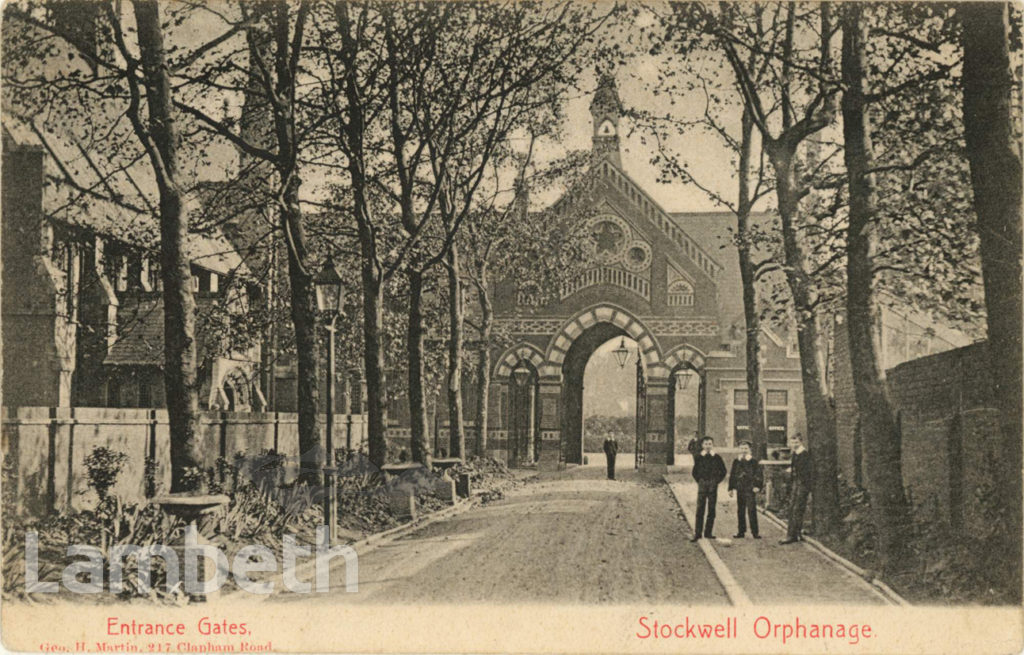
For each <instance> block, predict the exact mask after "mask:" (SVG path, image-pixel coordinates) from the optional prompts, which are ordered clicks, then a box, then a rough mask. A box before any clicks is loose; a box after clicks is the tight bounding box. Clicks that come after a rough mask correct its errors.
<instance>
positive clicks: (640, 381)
mask: <svg viewBox="0 0 1024 655" xmlns="http://www.w3.org/2000/svg"><path fill="white" fill-rule="evenodd" d="M646 460H647V378H646V376H645V375H644V362H643V357H642V356H641V354H640V349H639V348H638V349H637V353H636V463H635V464H634V467H635V468H640V467H641V466H643V465H644V462H645V461H646Z"/></svg>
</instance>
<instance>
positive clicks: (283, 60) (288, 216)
mask: <svg viewBox="0 0 1024 655" xmlns="http://www.w3.org/2000/svg"><path fill="white" fill-rule="evenodd" d="M272 8H273V10H272V13H271V14H270V16H271V18H272V20H273V23H272V25H273V28H272V29H273V39H274V44H275V47H274V71H275V73H276V77H277V79H276V85H277V89H278V91H277V92H278V93H279V94H280V103H275V106H274V133H275V137H276V141H277V158H276V160H275V165H276V168H277V174H278V177H279V178H280V183H281V184H282V185H284V188H283V189H282V193H281V196H282V206H281V208H280V211H281V229H282V231H283V232H284V235H285V240H286V243H287V244H288V282H289V285H290V287H291V296H292V297H291V316H292V327H293V328H294V332H295V350H296V352H297V355H298V367H297V372H296V373H297V376H298V380H297V386H298V389H297V392H298V393H297V397H298V410H299V453H300V458H301V466H302V468H301V478H302V479H303V480H305V481H306V482H309V483H310V484H318V483H319V482H320V469H321V468H322V466H323V463H324V453H323V451H322V448H321V445H320V431H319V428H318V425H317V424H318V418H319V417H318V413H317V405H318V403H319V400H320V398H319V394H318V387H319V380H320V377H319V373H320V352H319V344H318V340H317V334H316V311H317V305H316V295H315V293H316V290H315V285H314V284H313V275H312V273H311V272H310V258H309V245H308V242H307V239H306V233H305V229H304V228H303V225H302V208H301V206H300V205H299V188H300V187H301V186H302V179H301V178H300V177H299V171H298V170H297V161H298V150H299V147H298V137H297V135H296V130H295V106H294V89H295V83H296V80H295V75H296V71H295V70H294V69H293V61H292V56H291V55H292V48H293V47H298V46H299V44H298V43H292V38H291V29H290V28H291V18H292V17H291V15H290V14H291V11H290V8H289V5H288V3H286V2H284V0H278V1H276V2H274V3H273V5H272ZM304 15H305V14H304V12H303V10H301V9H300V14H299V15H298V17H297V20H300V21H301V20H303V17H304ZM295 29H296V31H297V32H298V33H301V29H302V28H301V27H300V26H296V28H295ZM281 89H284V90H285V91H284V92H283V93H282V92H281V91H280V90H281Z"/></svg>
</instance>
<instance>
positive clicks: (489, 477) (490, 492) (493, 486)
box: [449, 457, 522, 504]
mask: <svg viewBox="0 0 1024 655" xmlns="http://www.w3.org/2000/svg"><path fill="white" fill-rule="evenodd" d="M449 471H450V475H451V476H452V477H454V478H456V479H457V477H458V475H460V474H462V473H465V474H468V475H469V484H470V490H471V493H472V494H473V495H475V496H477V497H478V498H479V499H480V502H481V503H483V504H487V503H490V502H494V501H496V500H501V499H502V498H504V497H505V492H506V491H508V490H509V489H512V488H514V487H516V486H518V485H520V484H522V481H521V480H519V479H518V478H516V476H515V474H513V473H512V472H511V471H509V469H508V467H507V466H505V463H504V462H502V461H500V460H497V459H494V458H492V457H471V458H469V459H467V460H466V462H465V463H463V464H456V465H455V466H453V467H452V468H451V469H449Z"/></svg>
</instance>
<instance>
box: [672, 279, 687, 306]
mask: <svg viewBox="0 0 1024 655" xmlns="http://www.w3.org/2000/svg"><path fill="white" fill-rule="evenodd" d="M668 306H669V307H692V306H693V287H691V286H690V284H689V283H688V282H686V281H684V280H676V281H675V282H673V283H672V284H670V285H668Z"/></svg>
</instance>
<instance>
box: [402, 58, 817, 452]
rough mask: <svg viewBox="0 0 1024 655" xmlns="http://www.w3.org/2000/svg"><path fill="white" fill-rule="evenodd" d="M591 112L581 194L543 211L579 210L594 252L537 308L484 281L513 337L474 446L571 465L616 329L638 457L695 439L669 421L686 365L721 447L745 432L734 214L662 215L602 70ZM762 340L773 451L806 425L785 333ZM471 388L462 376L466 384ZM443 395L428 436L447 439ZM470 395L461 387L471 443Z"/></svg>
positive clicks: (500, 353)
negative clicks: (586, 381) (631, 164)
mask: <svg viewBox="0 0 1024 655" xmlns="http://www.w3.org/2000/svg"><path fill="white" fill-rule="evenodd" d="M590 112H591V115H592V118H593V137H592V139H593V158H592V160H591V163H590V168H589V170H588V171H587V173H586V174H585V175H584V176H582V178H581V181H580V182H579V184H582V185H586V192H585V193H578V192H576V191H579V189H572V190H569V191H567V193H566V194H565V195H563V197H562V198H561V199H559V200H558V201H557V202H555V203H554V204H553V206H552V207H551V208H550V209H548V210H547V213H550V214H551V215H552V220H582V221H586V224H585V225H584V226H583V227H584V228H585V233H586V234H589V236H590V238H592V239H593V240H594V248H593V251H594V256H593V261H591V262H588V263H587V264H586V265H585V266H584V267H582V271H581V272H580V274H579V275H578V276H576V277H575V278H574V279H572V280H570V281H569V282H567V283H566V284H564V285H563V287H562V288H561V289H560V290H559V291H560V292H559V293H558V294H557V298H556V299H555V300H553V301H551V302H548V303H547V304H543V305H536V304H532V303H531V294H529V293H523V292H522V291H523V290H522V289H519V288H518V287H517V283H516V281H514V280H505V281H503V282H501V283H499V284H498V285H496V288H495V290H494V307H495V308H496V313H495V323H496V325H495V327H496V332H498V333H502V334H507V335H511V345H507V347H502V348H496V349H495V350H494V351H493V352H492V355H491V361H492V362H493V369H492V385H491V389H490V396H489V397H490V402H489V425H488V435H487V441H486V443H487V446H486V448H485V452H484V453H483V454H485V455H488V456H492V457H495V458H498V459H502V460H505V461H507V462H508V463H509V464H511V465H522V464H526V463H531V462H535V461H537V460H548V461H553V460H556V458H557V460H559V461H561V462H566V463H581V462H582V460H583V372H584V368H585V367H586V364H587V361H588V360H589V358H590V356H591V355H592V354H593V352H594V350H595V349H596V348H597V347H599V346H600V345H601V344H603V343H606V342H607V341H609V340H610V339H618V338H619V337H620V336H621V337H626V338H628V339H629V340H632V341H633V342H635V343H636V346H634V347H633V350H632V351H631V353H630V356H629V362H628V364H627V365H626V366H625V367H624V368H625V369H627V370H626V371H625V372H624V374H629V373H630V372H632V371H634V370H636V361H637V359H638V356H639V359H640V360H641V364H642V365H641V370H640V371H638V372H637V375H638V378H639V379H638V387H639V388H638V395H637V399H638V405H637V407H638V412H637V425H638V428H639V431H640V432H641V434H639V440H640V441H641V442H646V457H645V458H644V459H645V461H646V463H647V464H648V465H664V464H665V463H666V462H669V463H670V462H671V460H672V456H671V453H672V452H673V450H674V444H675V443H676V442H679V443H680V444H681V447H685V444H686V442H688V441H689V439H690V438H691V437H692V436H694V435H693V433H692V432H687V433H686V434H683V433H679V434H677V433H676V429H675V425H674V417H675V410H674V407H673V403H674V398H675V389H676V384H677V374H678V373H679V372H681V371H684V370H690V371H692V372H693V373H695V374H696V375H693V377H692V378H691V380H692V381H691V382H690V384H691V385H697V384H699V389H698V391H697V393H698V394H699V395H698V398H699V401H698V405H699V407H700V410H699V416H698V431H699V432H702V433H704V434H707V435H710V436H712V437H714V438H715V441H716V443H717V444H719V445H720V446H725V447H728V446H733V445H734V444H735V443H737V442H738V441H740V440H742V439H744V438H747V436H746V435H747V423H748V421H747V400H746V399H747V395H746V368H745V367H746V364H745V355H744V353H745V351H744V343H745V321H744V318H743V306H742V287H741V282H740V274H739V262H738V255H737V252H736V247H735V246H734V245H733V243H732V238H731V232H730V231H731V230H734V229H735V226H736V219H735V216H734V215H732V214H731V213H728V212H710V213H707V212H705V213H669V212H667V211H666V210H665V209H664V208H662V207H661V206H660V205H659V204H658V203H657V202H656V201H655V200H654V199H653V198H652V197H651V196H650V195H649V194H648V193H647V192H646V191H645V190H644V186H643V185H642V184H641V183H640V182H638V181H637V180H635V179H634V178H632V177H631V176H630V175H629V174H628V172H627V171H625V170H624V169H623V166H622V158H621V151H620V140H619V133H620V131H619V128H620V117H621V113H622V110H621V104H620V100H619V96H618V92H617V90H616V86H615V82H614V80H613V79H611V78H610V77H604V78H602V79H601V81H600V83H599V85H598V88H597V90H596V91H595V94H594V98H593V100H592V102H591V105H590ZM570 191H571V192H570ZM581 198H582V199H583V200H580V199H581ZM580 203H582V204H585V206H583V207H580V206H577V205H578V204H580ZM521 205H522V206H525V205H526V203H525V202H522V203H521ZM507 343H508V342H506V344H507ZM761 345H762V360H763V361H762V376H761V378H762V382H761V390H762V393H763V394H764V400H765V402H764V404H763V406H764V407H765V419H766V424H767V426H768V431H769V437H768V442H769V444H768V445H769V448H770V449H771V448H772V447H773V446H782V445H784V444H785V441H786V435H787V434H788V433H790V432H792V431H804V425H803V424H804V414H803V399H802V393H801V385H800V366H799V357H798V355H797V350H796V340H795V335H794V334H785V333H780V331H778V330H776V331H773V330H771V329H769V328H765V329H764V330H763V331H762V335H761ZM637 347H638V348H639V353H637V350H636V348H637ZM472 386H473V385H472V383H471V381H470V380H466V381H465V388H466V391H467V393H469V394H471V393H472ZM441 405H442V406H441V407H439V408H438V411H439V417H438V420H437V435H435V441H434V443H435V444H441V445H442V446H443V447H445V448H447V447H448V430H447V421H445V420H444V407H443V403H441ZM474 406H475V400H474V399H472V398H467V402H466V404H465V407H466V414H465V417H464V419H465V420H466V423H467V428H466V442H467V449H468V450H469V452H471V453H472V452H474V450H473V449H474V444H475V443H476V426H474V425H473V423H472V419H473V411H472V407H474ZM395 409H396V410H399V411H395V412H392V413H391V418H392V422H391V428H390V429H389V436H390V437H393V438H395V439H396V440H398V441H405V440H406V439H407V438H408V434H407V433H408V427H407V422H406V421H404V420H402V419H403V418H404V416H403V415H405V412H403V411H401V409H404V408H398V407H396V408H395ZM627 438H629V435H627Z"/></svg>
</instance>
